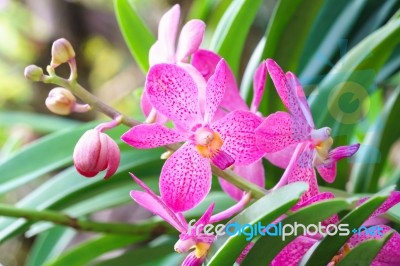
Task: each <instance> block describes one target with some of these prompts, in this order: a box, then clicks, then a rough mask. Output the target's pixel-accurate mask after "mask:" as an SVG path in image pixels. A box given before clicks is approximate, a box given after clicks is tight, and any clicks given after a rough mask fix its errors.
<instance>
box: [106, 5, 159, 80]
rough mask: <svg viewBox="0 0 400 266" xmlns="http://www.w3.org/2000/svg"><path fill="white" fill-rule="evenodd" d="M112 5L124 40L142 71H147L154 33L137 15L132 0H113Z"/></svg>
mask: <svg viewBox="0 0 400 266" xmlns="http://www.w3.org/2000/svg"><path fill="white" fill-rule="evenodd" d="M114 7H115V13H116V16H117V20H118V24H119V27H120V29H121V32H122V35H123V36H124V39H125V42H126V44H127V46H128V48H129V50H130V51H131V53H132V55H133V57H134V58H135V60H136V62H137V64H138V65H139V67H140V68H141V70H142V71H143V73H147V71H148V69H149V59H148V57H149V51H150V47H151V46H152V45H153V43H155V41H156V39H155V37H154V35H153V34H152V33H151V32H150V31H149V29H148V28H147V26H146V25H145V23H144V22H143V20H142V19H141V18H140V16H139V15H138V12H137V10H136V8H135V5H134V3H133V1H130V0H115V1H114Z"/></svg>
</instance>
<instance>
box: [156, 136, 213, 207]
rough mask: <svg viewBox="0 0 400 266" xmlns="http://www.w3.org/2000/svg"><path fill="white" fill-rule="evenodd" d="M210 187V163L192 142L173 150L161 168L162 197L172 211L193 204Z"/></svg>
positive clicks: (202, 196)
mask: <svg viewBox="0 0 400 266" xmlns="http://www.w3.org/2000/svg"><path fill="white" fill-rule="evenodd" d="M210 188H211V167H210V163H209V161H208V159H206V158H203V157H202V156H201V155H200V154H199V153H198V152H197V151H196V148H195V146H194V145H193V144H191V143H185V144H184V145H183V146H182V147H180V148H179V149H178V150H177V151H176V152H174V153H173V154H172V155H171V157H170V158H168V159H167V161H166V162H165V164H164V166H163V168H162V170H161V176H160V194H161V198H162V199H163V201H164V202H165V203H166V204H167V205H168V206H169V207H170V208H171V209H172V210H174V211H175V212H183V211H186V210H189V209H191V208H193V207H195V206H196V205H197V204H199V203H200V202H201V201H202V200H203V199H204V198H205V196H206V195H207V194H208V192H209V191H210Z"/></svg>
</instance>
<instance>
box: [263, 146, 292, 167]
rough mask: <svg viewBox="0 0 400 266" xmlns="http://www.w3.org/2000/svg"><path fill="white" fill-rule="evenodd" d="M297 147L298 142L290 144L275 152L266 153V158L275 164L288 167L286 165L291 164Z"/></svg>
mask: <svg viewBox="0 0 400 266" xmlns="http://www.w3.org/2000/svg"><path fill="white" fill-rule="evenodd" d="M296 147H297V143H295V144H292V145H289V146H287V147H286V148H284V149H282V150H280V151H277V152H273V153H266V154H265V155H264V158H265V159H267V160H268V161H270V162H271V163H272V164H273V165H276V166H278V167H280V168H283V169H286V167H287V166H288V165H289V162H290V159H291V158H292V155H293V153H294V150H295V149H296Z"/></svg>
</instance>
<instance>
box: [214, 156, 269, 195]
mask: <svg viewBox="0 0 400 266" xmlns="http://www.w3.org/2000/svg"><path fill="white" fill-rule="evenodd" d="M233 171H234V172H235V173H237V174H238V175H240V176H241V177H243V178H245V179H246V180H248V181H250V182H251V183H253V184H256V185H257V186H259V187H261V188H264V187H265V174H264V166H263V164H262V160H261V159H260V160H258V161H256V162H254V163H252V164H249V165H246V166H235V168H234V170H233ZM218 180H219V183H220V185H221V187H222V189H223V190H224V191H225V193H226V194H228V195H229V196H230V197H231V198H233V199H235V200H236V201H239V200H240V199H241V198H242V197H243V190H240V189H239V188H237V187H235V186H234V185H232V184H231V183H229V182H228V181H226V180H225V179H222V178H218Z"/></svg>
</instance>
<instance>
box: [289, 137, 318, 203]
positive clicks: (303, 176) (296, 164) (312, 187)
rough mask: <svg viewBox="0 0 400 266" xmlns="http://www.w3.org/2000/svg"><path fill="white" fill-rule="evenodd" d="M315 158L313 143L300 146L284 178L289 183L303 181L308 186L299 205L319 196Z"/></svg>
mask: <svg viewBox="0 0 400 266" xmlns="http://www.w3.org/2000/svg"><path fill="white" fill-rule="evenodd" d="M314 156H315V150H314V149H313V147H312V144H311V143H309V142H304V143H301V144H299V145H298V146H297V148H296V151H295V152H294V154H293V157H292V159H291V160H290V163H289V166H288V167H287V168H286V170H285V172H284V173H283V176H282V178H285V179H287V180H288V183H293V182H297V181H303V182H306V183H307V184H308V186H309V188H308V190H307V192H306V193H304V194H303V196H302V197H301V199H300V202H299V204H301V203H303V202H304V201H306V200H308V199H309V198H311V197H313V196H315V195H317V194H318V184H317V178H316V176H315V170H314V167H313V158H314Z"/></svg>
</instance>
